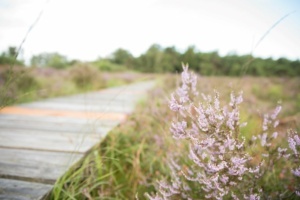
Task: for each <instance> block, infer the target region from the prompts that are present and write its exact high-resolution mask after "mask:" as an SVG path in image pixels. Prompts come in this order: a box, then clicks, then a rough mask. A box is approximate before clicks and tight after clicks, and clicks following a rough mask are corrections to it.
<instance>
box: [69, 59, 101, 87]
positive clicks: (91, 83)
mask: <svg viewBox="0 0 300 200" xmlns="http://www.w3.org/2000/svg"><path fill="white" fill-rule="evenodd" d="M70 75H71V80H72V81H74V83H75V85H76V86H77V87H78V88H81V89H88V88H95V89H99V88H102V87H104V85H105V83H104V82H103V80H102V78H101V76H100V72H99V70H97V69H96V68H94V67H91V66H88V65H85V64H83V65H77V66H74V67H72V68H71V69H70Z"/></svg>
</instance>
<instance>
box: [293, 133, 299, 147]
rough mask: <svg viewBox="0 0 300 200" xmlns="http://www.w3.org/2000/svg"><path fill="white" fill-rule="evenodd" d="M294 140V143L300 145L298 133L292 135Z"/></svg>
mask: <svg viewBox="0 0 300 200" xmlns="http://www.w3.org/2000/svg"><path fill="white" fill-rule="evenodd" d="M294 140H295V141H296V144H297V145H299V146H300V137H299V135H294Z"/></svg>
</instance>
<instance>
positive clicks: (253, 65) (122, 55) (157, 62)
mask: <svg viewBox="0 0 300 200" xmlns="http://www.w3.org/2000/svg"><path fill="white" fill-rule="evenodd" d="M15 55H16V48H15V47H10V48H9V49H8V50H7V52H4V53H2V55H1V56H0V64H12V63H13V60H14V58H15ZM182 62H183V63H189V64H190V69H192V70H193V71H195V72H199V73H200V74H201V75H204V76H212V75H217V76H223V75H226V76H244V75H251V76H267V77H269V76H287V77H296V76H300V60H294V61H292V60H288V59H286V58H279V59H272V58H266V59H263V58H255V57H253V56H252V55H236V54H234V53H231V54H228V55H226V56H220V55H219V54H218V52H216V51H214V52H200V51H198V50H197V49H196V47H194V46H190V47H188V48H187V49H186V50H185V51H183V52H180V51H178V50H177V49H176V48H175V47H174V46H172V47H166V48H163V47H161V46H160V45H157V44H153V45H151V46H150V47H149V49H148V50H147V51H146V52H145V53H142V54H141V55H139V56H136V57H135V56H133V55H132V54H131V53H130V52H129V51H127V50H125V49H117V50H116V51H114V52H112V54H111V55H110V56H108V57H106V58H98V59H96V60H95V61H91V62H89V63H87V64H89V65H92V66H94V67H96V68H98V69H100V70H101V71H111V72H116V71H119V72H120V71H126V70H130V71H139V72H147V73H167V72H171V73H178V72H180V71H181V63H182ZM78 63H80V61H78V60H68V59H67V58H66V57H65V56H63V55H61V54H59V53H56V52H54V53H41V54H39V55H34V56H32V58H31V63H30V64H31V66H34V67H53V68H57V69H64V68H69V67H72V66H76V64H78ZM15 64H16V65H23V61H20V60H16V61H15Z"/></svg>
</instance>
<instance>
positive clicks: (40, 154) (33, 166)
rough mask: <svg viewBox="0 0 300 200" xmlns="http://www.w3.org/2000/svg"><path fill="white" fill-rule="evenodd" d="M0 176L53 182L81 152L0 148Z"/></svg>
mask: <svg viewBox="0 0 300 200" xmlns="http://www.w3.org/2000/svg"><path fill="white" fill-rule="evenodd" d="M0 152H1V153H0V166H1V167H0V177H2V178H6V177H9V178H18V179H24V180H35V181H36V182H47V183H54V182H55V180H56V179H58V178H59V177H60V176H62V175H63V174H64V173H65V172H66V171H67V170H68V169H69V167H70V166H72V165H73V164H74V163H75V162H77V161H78V160H79V159H80V158H81V157H82V156H83V154H77V153H63V152H52V151H38V150H24V149H6V148H1V149H0Z"/></svg>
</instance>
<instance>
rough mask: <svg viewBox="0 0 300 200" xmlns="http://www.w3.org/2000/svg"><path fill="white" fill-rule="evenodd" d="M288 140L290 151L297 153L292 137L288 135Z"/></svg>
mask: <svg viewBox="0 0 300 200" xmlns="http://www.w3.org/2000/svg"><path fill="white" fill-rule="evenodd" d="M288 142H289V147H290V149H291V150H292V151H294V153H295V154H298V152H297V149H296V142H295V140H294V139H293V138H292V137H289V139H288Z"/></svg>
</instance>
